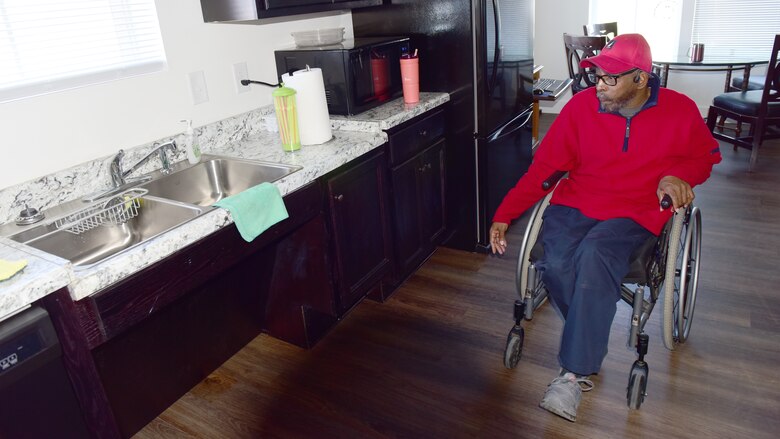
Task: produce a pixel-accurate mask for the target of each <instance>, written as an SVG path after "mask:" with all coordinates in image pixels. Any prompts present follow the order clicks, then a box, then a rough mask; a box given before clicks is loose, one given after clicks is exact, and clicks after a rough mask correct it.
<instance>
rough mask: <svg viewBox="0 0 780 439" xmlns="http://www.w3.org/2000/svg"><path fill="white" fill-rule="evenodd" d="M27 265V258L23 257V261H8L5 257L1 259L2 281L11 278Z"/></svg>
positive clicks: (0, 277)
mask: <svg viewBox="0 0 780 439" xmlns="http://www.w3.org/2000/svg"><path fill="white" fill-rule="evenodd" d="M26 266H27V260H25V259H22V260H21V261H6V260H5V259H0V281H3V280H6V279H8V278H10V277H11V276H13V275H15V274H16V273H18V272H19V271H20V270H21V269H22V268H24V267H26Z"/></svg>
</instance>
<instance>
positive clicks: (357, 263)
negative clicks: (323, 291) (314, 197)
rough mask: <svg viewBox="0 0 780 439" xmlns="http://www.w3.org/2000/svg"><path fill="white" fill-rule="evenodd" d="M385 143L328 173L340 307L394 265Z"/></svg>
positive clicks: (354, 299)
mask: <svg viewBox="0 0 780 439" xmlns="http://www.w3.org/2000/svg"><path fill="white" fill-rule="evenodd" d="M386 167H387V165H386V160H385V154H384V148H379V149H377V150H375V152H373V153H370V154H367V155H366V157H365V158H364V159H362V160H360V159H359V161H357V162H356V163H354V164H350V165H349V166H348V167H347V168H346V169H343V170H338V171H337V172H336V173H334V174H332V175H330V176H329V177H326V180H325V181H326V185H327V199H328V204H329V207H330V209H329V210H330V224H331V228H332V233H333V245H334V252H333V254H334V274H335V279H336V290H337V292H338V297H339V310H340V311H341V312H342V313H344V312H346V311H348V310H349V309H351V308H352V307H353V306H355V304H357V303H358V302H359V301H360V300H361V299H362V298H363V297H365V296H366V294H367V293H368V292H369V291H371V290H373V289H375V288H377V287H379V288H381V284H380V280H381V279H382V278H383V277H385V276H386V275H387V273H388V272H389V270H390V267H391V265H390V264H391V250H390V226H389V223H388V212H387V180H386V174H385V172H386V171H385V170H386Z"/></svg>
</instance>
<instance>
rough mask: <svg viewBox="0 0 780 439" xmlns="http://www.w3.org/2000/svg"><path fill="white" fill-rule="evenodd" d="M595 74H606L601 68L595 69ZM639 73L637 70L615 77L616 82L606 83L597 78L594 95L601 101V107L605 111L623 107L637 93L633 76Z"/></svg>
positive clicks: (614, 110)
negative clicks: (613, 83) (612, 83)
mask: <svg viewBox="0 0 780 439" xmlns="http://www.w3.org/2000/svg"><path fill="white" fill-rule="evenodd" d="M596 75H599V76H601V75H606V73H604V71H603V70H601V69H596ZM637 75H639V72H632V73H629V74H627V75H624V76H621V77H619V78H617V84H615V85H607V84H605V83H604V81H601V80H599V82H598V83H597V84H596V97H598V99H599V102H601V105H602V107H604V109H605V110H606V111H610V112H616V111H618V110H620V109H621V108H624V107H625V106H626V105H627V104H628V103H630V102H631V101H632V100H634V98H636V96H637V94H638V93H639V89H638V87H637V83H636V82H634V78H635V77H637Z"/></svg>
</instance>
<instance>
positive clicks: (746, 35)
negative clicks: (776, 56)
mask: <svg viewBox="0 0 780 439" xmlns="http://www.w3.org/2000/svg"><path fill="white" fill-rule="evenodd" d="M778 33H780V5H778V2H777V0H741V1H733V0H696V4H695V7H694V17H693V32H692V33H691V39H692V41H691V42H692V43H704V45H705V46H704V47H705V53H706V55H707V56H708V57H709V56H728V55H740V56H747V57H757V58H763V59H769V54H770V52H771V51H772V44H773V43H774V38H775V35H776V34H778Z"/></svg>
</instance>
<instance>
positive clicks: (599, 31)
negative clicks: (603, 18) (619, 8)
mask: <svg viewBox="0 0 780 439" xmlns="http://www.w3.org/2000/svg"><path fill="white" fill-rule="evenodd" d="M582 31H583V32H585V35H586V36H592V37H607V41H609V40H611V39H613V38H615V37H616V36H617V34H618V29H617V22H616V21H612V22H609V23H594V24H583V25H582Z"/></svg>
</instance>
